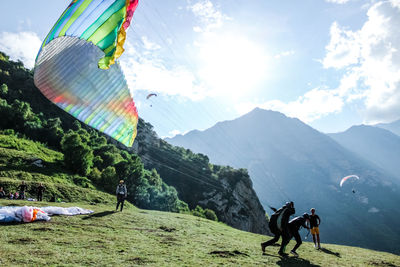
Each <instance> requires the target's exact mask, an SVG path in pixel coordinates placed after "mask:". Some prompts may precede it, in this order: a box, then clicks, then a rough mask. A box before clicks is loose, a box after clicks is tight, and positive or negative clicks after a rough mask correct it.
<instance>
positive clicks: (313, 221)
mask: <svg viewBox="0 0 400 267" xmlns="http://www.w3.org/2000/svg"><path fill="white" fill-rule="evenodd" d="M310 211H311V215H310V228H311V234H312V239H313V241H314V247H315V248H317V242H318V249H320V248H321V243H320V241H319V225H320V223H321V219H320V218H319V216H318V215H317V214H315V209H314V208H312V209H311V210H310ZM315 236H316V237H317V238H315Z"/></svg>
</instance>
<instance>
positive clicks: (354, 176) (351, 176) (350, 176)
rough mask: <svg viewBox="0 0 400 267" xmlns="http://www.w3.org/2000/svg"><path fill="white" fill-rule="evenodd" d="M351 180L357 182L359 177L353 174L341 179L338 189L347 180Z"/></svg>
mask: <svg viewBox="0 0 400 267" xmlns="http://www.w3.org/2000/svg"><path fill="white" fill-rule="evenodd" d="M351 178H356V179H357V180H359V179H360V177H358V176H357V175H354V174H353V175H349V176H346V177H343V178H342V180H341V181H340V187H342V186H343V184H344V182H346V181H347V180H349V179H351ZM353 191H354V190H353ZM353 193H355V192H353Z"/></svg>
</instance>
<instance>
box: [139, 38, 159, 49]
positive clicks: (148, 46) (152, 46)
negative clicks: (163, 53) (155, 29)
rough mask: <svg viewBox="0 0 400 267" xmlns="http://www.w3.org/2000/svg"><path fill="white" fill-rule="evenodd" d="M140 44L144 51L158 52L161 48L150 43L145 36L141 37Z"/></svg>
mask: <svg viewBox="0 0 400 267" xmlns="http://www.w3.org/2000/svg"><path fill="white" fill-rule="evenodd" d="M141 39H142V43H143V46H144V49H146V50H158V49H160V48H161V46H159V45H158V44H156V43H154V42H151V41H150V40H149V39H148V38H147V36H142V38H141Z"/></svg>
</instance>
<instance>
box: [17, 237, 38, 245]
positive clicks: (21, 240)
mask: <svg viewBox="0 0 400 267" xmlns="http://www.w3.org/2000/svg"><path fill="white" fill-rule="evenodd" d="M35 241H36V240H35V239H33V238H29V237H23V238H18V239H16V240H14V243H15V244H27V243H32V242H35Z"/></svg>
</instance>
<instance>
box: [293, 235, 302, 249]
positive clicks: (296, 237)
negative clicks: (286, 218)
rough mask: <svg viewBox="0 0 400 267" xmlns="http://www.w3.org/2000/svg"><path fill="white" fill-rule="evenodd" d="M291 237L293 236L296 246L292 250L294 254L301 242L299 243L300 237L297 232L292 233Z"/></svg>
mask: <svg viewBox="0 0 400 267" xmlns="http://www.w3.org/2000/svg"><path fill="white" fill-rule="evenodd" d="M292 235H293V237H294V239H295V240H296V245H295V246H294V248H293V249H292V250H293V251H294V252H296V249H298V248H299V247H300V245H301V244H302V243H303V242H302V241H301V237H300V234H299V231H298V230H294V231H292Z"/></svg>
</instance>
